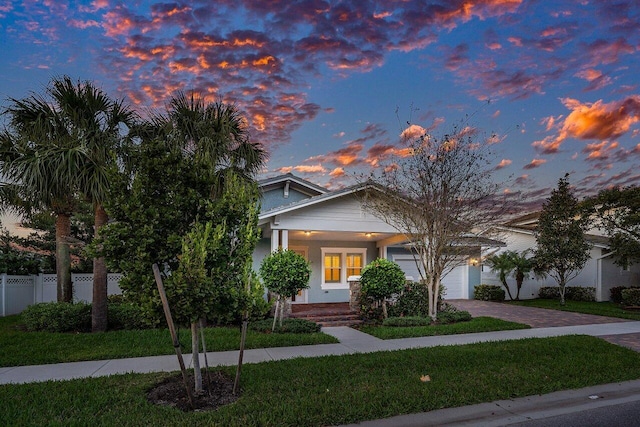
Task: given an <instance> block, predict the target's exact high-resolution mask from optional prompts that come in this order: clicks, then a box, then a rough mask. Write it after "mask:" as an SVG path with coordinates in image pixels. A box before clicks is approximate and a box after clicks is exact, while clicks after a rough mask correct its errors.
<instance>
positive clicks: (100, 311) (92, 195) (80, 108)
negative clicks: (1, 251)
mask: <svg viewBox="0 0 640 427" xmlns="http://www.w3.org/2000/svg"><path fill="white" fill-rule="evenodd" d="M49 93H50V95H51V97H52V98H53V100H54V101H55V104H56V105H57V106H58V108H59V109H60V111H61V114H62V115H63V117H64V118H65V121H66V123H67V127H68V128H69V129H70V133H71V135H72V138H73V141H72V142H73V143H74V144H75V146H76V147H77V148H78V150H79V152H80V155H79V156H77V157H76V158H75V162H76V164H75V165H73V167H72V169H73V170H75V171H76V173H77V175H76V176H75V177H74V178H75V184H76V186H77V189H78V191H79V192H80V193H81V194H82V195H83V196H84V197H85V198H86V199H87V200H89V201H90V202H91V203H92V205H93V210H94V233H95V236H96V237H97V236H98V235H99V233H100V229H101V228H102V227H103V226H104V225H105V224H106V223H107V221H108V216H107V213H106V211H105V209H104V200H105V198H106V197H107V191H108V189H109V175H110V174H111V173H112V172H113V170H114V169H117V163H118V152H119V148H120V147H121V144H122V142H123V140H124V138H123V132H124V131H125V130H126V129H127V128H129V127H130V126H131V125H132V124H133V121H134V119H135V115H134V113H133V111H132V110H131V109H130V108H129V107H127V106H125V105H124V103H123V101H114V100H112V99H111V98H109V97H108V96H107V95H106V94H105V93H104V92H103V91H102V90H101V89H99V88H96V87H95V86H94V85H93V83H91V82H88V81H85V82H80V81H78V82H76V83H74V82H73V81H72V80H71V78H69V77H68V76H64V77H62V78H60V79H54V80H53V81H52V84H51V88H50V90H49ZM91 326H92V331H94V332H101V331H105V330H106V329H107V267H106V264H105V260H104V258H103V257H95V258H94V260H93V301H92V313H91Z"/></svg>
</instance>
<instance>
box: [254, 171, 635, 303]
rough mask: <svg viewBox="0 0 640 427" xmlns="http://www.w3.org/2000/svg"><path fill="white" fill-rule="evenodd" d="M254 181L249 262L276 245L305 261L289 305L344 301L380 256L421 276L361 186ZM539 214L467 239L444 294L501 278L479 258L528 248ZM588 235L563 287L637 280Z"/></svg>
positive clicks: (459, 293) (600, 289) (462, 294)
mask: <svg viewBox="0 0 640 427" xmlns="http://www.w3.org/2000/svg"><path fill="white" fill-rule="evenodd" d="M259 186H260V191H261V193H262V210H261V213H260V217H259V226H260V228H261V231H262V238H261V239H260V241H259V242H258V245H257V247H256V250H255V253H254V265H253V268H254V269H255V270H256V271H257V270H258V269H259V267H260V263H261V261H262V259H263V258H264V257H266V256H267V255H268V254H269V253H271V252H272V251H274V250H276V249H278V248H279V247H281V248H287V249H291V250H294V251H296V252H298V253H300V254H301V255H303V256H304V257H305V258H306V259H307V260H308V261H309V262H310V265H311V271H312V273H311V279H310V287H309V289H307V290H305V291H302V292H301V293H300V294H299V295H297V296H296V297H295V299H294V301H293V303H294V304H304V303H331V302H347V301H349V283H348V281H347V278H348V277H350V276H357V275H359V274H360V271H361V269H362V268H363V267H364V266H365V265H366V264H368V263H370V262H371V261H373V260H374V259H376V258H378V257H380V258H386V259H389V260H392V261H394V262H396V263H398V264H399V265H400V267H401V268H402V269H403V271H404V272H405V274H406V275H407V276H408V277H409V278H413V279H415V280H419V279H420V274H419V272H418V267H417V265H416V262H415V261H414V258H413V255H412V253H411V251H410V250H409V249H408V246H407V243H408V242H407V239H406V237H405V236H404V235H403V234H402V233H401V232H399V231H398V230H396V229H394V228H393V227H391V226H390V225H389V224H387V223H385V222H384V221H383V220H382V219H380V218H378V217H376V215H374V214H373V213H372V212H370V211H368V210H367V209H365V208H364V207H363V205H362V201H361V198H360V197H358V195H359V194H360V193H361V192H362V191H364V187H363V186H362V185H356V186H353V187H348V188H343V189H340V190H333V191H332V190H328V189H326V188H324V187H321V186H318V185H315V184H313V183H311V182H309V181H306V180H304V179H302V178H299V177H297V176H295V175H292V174H286V175H281V176H277V177H274V178H270V179H265V180H263V181H260V182H259ZM538 217H539V212H538V213H533V214H528V215H525V216H522V217H519V218H517V219H515V220H512V221H510V222H508V223H507V224H505V225H503V226H501V227H498V231H499V234H498V237H497V239H498V240H495V239H493V240H492V239H480V238H475V239H474V240H473V243H469V244H467V246H468V248H469V250H468V251H467V255H465V256H464V257H461V259H460V263H459V265H457V266H456V267H455V268H453V269H452V270H451V271H450V272H449V273H448V274H447V275H446V276H444V277H443V279H442V284H443V285H444V286H445V288H446V291H445V294H444V297H445V298H446V299H470V298H473V289H474V287H475V286H476V285H479V284H481V283H484V284H496V285H499V284H500V281H499V280H498V277H497V275H496V274H495V273H494V272H492V271H491V270H490V269H489V268H488V266H486V265H484V264H483V260H484V259H486V257H487V256H490V255H493V254H498V253H500V252H501V251H506V250H514V251H519V252H522V251H525V250H527V249H528V250H533V249H534V248H535V246H536V241H535V237H534V230H535V226H536V224H537V219H538ZM492 236H495V235H494V234H492ZM587 237H588V239H589V240H590V241H591V243H592V244H593V248H592V249H591V257H590V259H589V261H588V262H587V264H586V265H585V267H584V268H583V270H582V271H581V272H580V274H579V275H578V276H577V277H576V278H575V279H573V280H572V281H570V282H569V286H590V287H595V288H596V299H597V300H598V301H607V300H609V297H610V293H609V291H610V289H611V288H612V287H614V286H631V285H640V265H632V266H630V267H628V268H622V267H620V266H617V265H616V264H614V263H613V257H612V255H613V254H612V252H611V251H610V250H609V249H608V246H607V241H608V240H607V238H606V236H604V235H603V233H601V232H599V231H598V230H593V231H592V232H590V233H589V234H588V236H587ZM509 283H510V284H511V285H512V291H515V280H514V279H513V278H510V279H509ZM555 285H556V283H555V281H554V280H553V279H552V278H550V277H548V278H546V279H536V278H529V279H527V280H525V281H524V283H523V286H522V289H521V291H520V298H521V299H530V298H536V297H537V296H538V290H539V289H540V287H542V286H555ZM514 295H515V293H514Z"/></svg>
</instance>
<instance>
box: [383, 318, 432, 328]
mask: <svg viewBox="0 0 640 427" xmlns="http://www.w3.org/2000/svg"><path fill="white" fill-rule="evenodd" d="M430 324H431V319H430V318H428V317H419V316H409V317H389V318H386V319H384V320H383V321H382V326H398V327H407V326H429V325H430Z"/></svg>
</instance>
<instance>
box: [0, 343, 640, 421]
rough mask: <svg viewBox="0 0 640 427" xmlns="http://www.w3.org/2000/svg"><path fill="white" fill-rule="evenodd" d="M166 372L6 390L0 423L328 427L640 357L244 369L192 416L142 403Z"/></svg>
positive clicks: (595, 373)
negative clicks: (231, 396) (210, 406)
mask: <svg viewBox="0 0 640 427" xmlns="http://www.w3.org/2000/svg"><path fill="white" fill-rule="evenodd" d="M225 371H226V372H227V373H229V374H231V373H232V372H233V368H231V367H230V368H226V369H225ZM167 375H168V374H144V375H143V374H129V375H121V376H113V377H107V378H94V379H84V380H73V381H63V382H47V383H37V384H24V385H3V386H0V413H2V419H3V424H5V425H95V426H102V425H104V426H107V425H108V426H111V425H118V426H139V425H148V426H193V425H207V426H323V425H335V424H342V423H354V422H358V421H363V420H370V419H377V418H386V417H390V416H393V415H399V414H407V413H416V412H423V411H430V410H434V409H439V408H445V407H456V406H462V405H468V404H474V403H479V402H489V401H493V400H498V399H510V398H515V397H521V396H527V395H536V394H543V393H549V392H553V391H557V390H564V389H573V388H580V387H585V386H590V385H596V384H603V383H610V382H616V381H625V380H632V379H638V378H640V354H638V353H636V352H634V351H631V350H629V349H625V348H622V347H618V346H615V345H613V344H609V343H607V342H605V341H603V340H600V339H598V338H593V337H586V336H570V337H557V338H546V339H526V340H518V341H505V342H492V343H482V344H473V345H464V346H452V347H435V348H427V349H414V350H404V351H394V352H380V353H373V354H357V355H348V356H329V357H322V358H313V359H294V360H284V361H279V362H268V363H260V364H254V365H245V366H244V367H243V371H242V388H243V393H242V396H241V397H240V399H239V400H238V401H237V402H235V403H233V404H231V405H228V406H225V407H222V408H220V409H218V410H217V411H214V412H199V413H183V412H181V411H179V410H177V409H172V408H167V407H157V406H154V405H152V404H150V403H148V402H147V400H146V398H145V392H146V391H147V390H148V389H150V388H151V387H152V386H153V385H154V384H155V383H157V382H158V381H159V380H161V379H162V378H165V377H166V376H167ZM423 375H429V376H430V377H431V381H430V382H422V381H421V380H420V377H421V376H423Z"/></svg>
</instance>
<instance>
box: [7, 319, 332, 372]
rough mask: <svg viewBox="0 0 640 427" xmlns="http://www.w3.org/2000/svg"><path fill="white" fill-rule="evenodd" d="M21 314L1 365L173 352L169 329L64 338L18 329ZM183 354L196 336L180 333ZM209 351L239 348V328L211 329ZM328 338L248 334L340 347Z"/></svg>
mask: <svg viewBox="0 0 640 427" xmlns="http://www.w3.org/2000/svg"><path fill="white" fill-rule="evenodd" d="M19 325H20V318H19V316H7V317H3V318H0V348H2V351H1V352H0V367H3V366H23V365H40V364H48V363H63V362H77V361H81V360H102V359H121V358H126V357H142V356H156V355H163V354H173V353H174V349H173V345H172V341H171V337H170V335H169V331H168V330H167V329H148V330H140V331H111V332H104V333H97V334H90V333H86V334H72V333H69V334H60V333H50V332H25V331H23V330H21V329H20V328H19ZM179 337H180V343H181V344H182V351H183V352H188V353H191V333H190V331H189V330H187V329H181V330H180V331H179ZM205 337H206V341H207V351H226V350H237V349H238V348H239V346H240V328H232V327H225V328H206V329H205ZM336 342H338V340H337V339H335V338H334V337H332V336H330V335H327V334H323V333H314V334H290V333H283V334H265V333H260V332H254V331H248V332H247V343H246V348H248V349H250V348H266V347H286V346H298V345H312V344H327V343H336Z"/></svg>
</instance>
